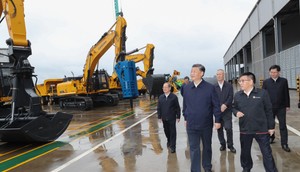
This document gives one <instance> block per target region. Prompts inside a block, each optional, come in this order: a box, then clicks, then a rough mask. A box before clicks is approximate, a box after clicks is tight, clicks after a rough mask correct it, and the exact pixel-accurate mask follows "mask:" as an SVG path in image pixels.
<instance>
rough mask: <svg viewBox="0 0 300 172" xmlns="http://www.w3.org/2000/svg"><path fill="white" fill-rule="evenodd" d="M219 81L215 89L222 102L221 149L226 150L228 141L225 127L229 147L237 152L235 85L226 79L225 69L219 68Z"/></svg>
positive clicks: (219, 136)
mask: <svg viewBox="0 0 300 172" xmlns="http://www.w3.org/2000/svg"><path fill="white" fill-rule="evenodd" d="M216 75H217V81H218V82H217V83H216V84H215V90H216V92H217V94H218V97H219V100H220V103H221V112H222V115H221V116H222V118H221V128H219V129H218V138H219V141H220V144H221V147H220V151H224V150H226V141H225V138H224V132H223V128H225V131H226V135H227V147H228V149H229V150H230V152H232V153H236V149H235V148H234V147H233V134H232V111H231V107H232V100H233V87H232V85H231V84H230V83H228V82H226V81H225V73H224V70H223V69H219V70H217V74H216Z"/></svg>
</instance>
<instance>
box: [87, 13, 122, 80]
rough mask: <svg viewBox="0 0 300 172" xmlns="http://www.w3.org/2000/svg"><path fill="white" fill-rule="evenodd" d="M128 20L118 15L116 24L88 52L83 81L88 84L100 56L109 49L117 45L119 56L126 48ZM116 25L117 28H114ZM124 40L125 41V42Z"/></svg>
mask: <svg viewBox="0 0 300 172" xmlns="http://www.w3.org/2000/svg"><path fill="white" fill-rule="evenodd" d="M126 25H127V24H126V21H125V19H124V18H123V17H121V16H120V17H118V19H117V21H116V22H115V24H114V25H113V26H112V27H111V28H110V29H109V31H108V32H106V33H104V35H103V36H102V37H101V39H100V40H99V41H98V42H97V43H96V44H95V45H94V46H92V47H91V48H90V51H89V52H88V55H87V58H86V62H85V65H84V69H83V78H82V82H83V84H84V85H87V84H88V82H89V79H90V78H91V77H92V75H93V72H94V71H95V68H96V66H97V64H98V62H99V60H100V58H101V57H102V56H103V55H104V54H105V53H106V52H107V50H108V49H109V48H110V47H111V46H112V45H115V54H116V56H117V57H119V55H120V54H121V52H122V51H124V50H125V42H124V41H125V40H126V38H125V29H126ZM114 26H116V27H115V30H112V28H113V27H114ZM123 42H124V43H123ZM117 57H116V58H115V59H117Z"/></svg>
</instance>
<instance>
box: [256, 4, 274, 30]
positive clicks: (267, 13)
mask: <svg viewBox="0 0 300 172" xmlns="http://www.w3.org/2000/svg"><path fill="white" fill-rule="evenodd" d="M272 1H273V0H263V1H260V3H259V5H258V7H257V8H258V16H259V26H260V28H262V27H264V26H265V25H266V24H267V23H268V22H269V21H270V20H271V19H272V18H273V4H272Z"/></svg>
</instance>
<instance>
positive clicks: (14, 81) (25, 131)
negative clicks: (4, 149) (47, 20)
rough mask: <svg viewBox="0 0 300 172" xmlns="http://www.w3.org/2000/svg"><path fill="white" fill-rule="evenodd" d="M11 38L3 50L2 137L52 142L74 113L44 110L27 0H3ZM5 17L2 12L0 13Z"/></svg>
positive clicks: (0, 85)
mask: <svg viewBox="0 0 300 172" xmlns="http://www.w3.org/2000/svg"><path fill="white" fill-rule="evenodd" d="M0 11H1V13H3V14H4V16H3V17H2V18H1V19H0V22H2V21H3V19H4V18H6V24H7V28H8V31H9V36H10V38H9V39H8V40H6V44H7V45H8V48H7V49H5V50H3V52H4V53H1V56H2V57H1V63H0V64H1V65H0V97H1V100H0V101H1V104H2V106H1V108H0V141H2V142H49V141H53V140H55V139H56V138H58V137H59V136H60V135H61V134H62V133H63V132H64V131H65V130H66V128H67V127H68V125H69V123H70V121H71V119H72V117H73V116H72V115H70V114H66V113H62V112H57V113H55V114H52V113H46V112H45V111H43V110H42V108H41V104H40V98H39V96H38V95H37V94H36V92H35V89H34V84H33V80H32V78H33V77H36V76H35V75H33V73H34V67H32V66H31V65H30V63H29V60H28V57H29V56H30V55H31V47H30V45H31V44H30V42H29V41H28V40H27V38H26V27H25V20H24V16H25V14H24V4H23V0H1V1H0ZM0 17H1V14H0Z"/></svg>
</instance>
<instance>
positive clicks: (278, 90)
mask: <svg viewBox="0 0 300 172" xmlns="http://www.w3.org/2000/svg"><path fill="white" fill-rule="evenodd" d="M269 74H270V78H268V79H266V80H264V82H263V86H262V88H263V89H265V90H267V91H268V93H269V95H270V98H271V102H272V111H273V115H274V118H275V116H276V117H277V119H278V121H279V130H280V138H281V146H282V149H283V150H284V151H286V152H290V151H291V150H290V148H289V146H288V131H287V127H286V112H287V111H288V110H289V109H290V95H289V87H288V82H287V80H286V79H285V78H282V77H280V66H279V65H273V66H271V67H270V69H269ZM274 139H275V133H274V134H273V135H271V137H270V143H274Z"/></svg>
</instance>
